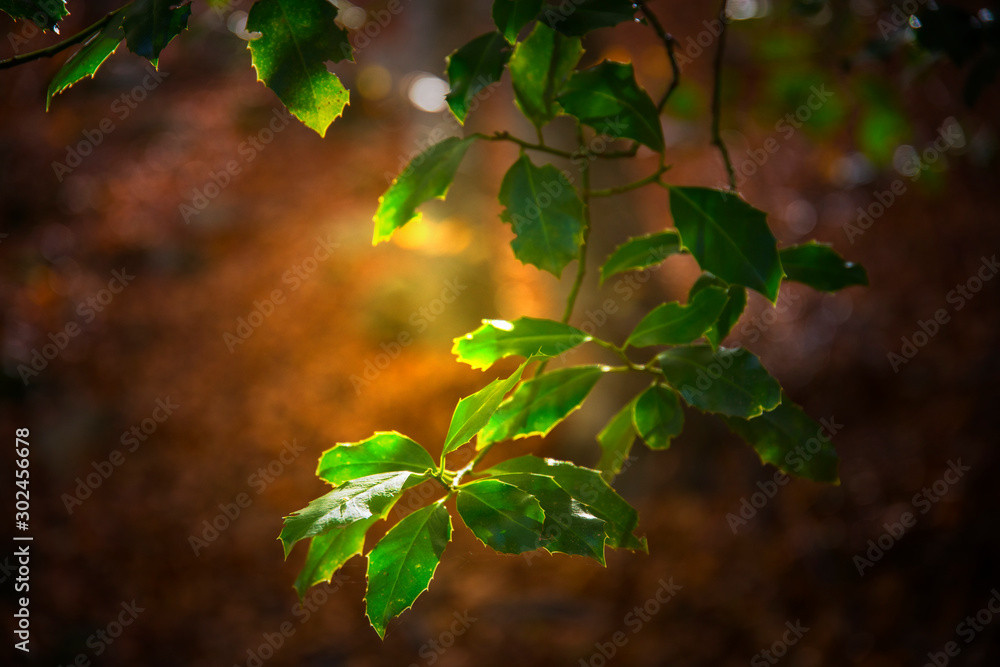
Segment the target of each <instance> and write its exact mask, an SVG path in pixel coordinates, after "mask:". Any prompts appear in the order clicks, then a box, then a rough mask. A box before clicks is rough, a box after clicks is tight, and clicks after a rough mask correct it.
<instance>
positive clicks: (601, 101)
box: [558, 60, 663, 153]
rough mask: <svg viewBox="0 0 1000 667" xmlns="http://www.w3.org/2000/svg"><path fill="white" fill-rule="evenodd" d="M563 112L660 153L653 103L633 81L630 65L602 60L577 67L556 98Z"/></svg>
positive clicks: (660, 135) (661, 140)
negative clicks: (599, 62)
mask: <svg viewBox="0 0 1000 667" xmlns="http://www.w3.org/2000/svg"><path fill="white" fill-rule="evenodd" d="M558 100H559V104H561V105H562V108H563V109H564V110H565V111H566V113H568V114H570V115H571V116H575V117H576V118H578V119H579V120H580V122H581V123H584V124H586V125H590V126H591V127H593V128H594V129H595V130H597V131H598V132H601V133H603V134H606V135H608V136H609V137H611V138H612V139H619V138H622V137H626V138H629V139H635V140H636V141H638V142H639V143H641V144H645V145H646V146H649V147H650V148H652V149H653V150H654V151H657V152H660V153H662V152H663V129H662V128H661V127H660V115H659V113H658V112H657V111H656V105H655V104H653V100H651V99H650V98H649V95H648V94H647V93H646V91H645V90H643V89H642V88H640V87H639V84H637V83H636V82H635V73H634V72H633V71H632V65H631V63H629V64H623V63H616V62H612V61H610V60H605V61H604V62H602V63H601V64H600V65H597V66H596V67H591V68H590V69H585V70H580V71H578V72H576V73H575V74H573V76H572V77H570V79H569V81H567V82H566V85H565V87H564V88H563V92H562V93H561V94H560V95H559V97H558Z"/></svg>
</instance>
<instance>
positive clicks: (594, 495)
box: [484, 455, 646, 551]
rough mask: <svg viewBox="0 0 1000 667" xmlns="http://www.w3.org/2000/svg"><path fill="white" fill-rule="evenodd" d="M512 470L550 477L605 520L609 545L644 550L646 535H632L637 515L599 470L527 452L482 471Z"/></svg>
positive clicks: (505, 471)
mask: <svg viewBox="0 0 1000 667" xmlns="http://www.w3.org/2000/svg"><path fill="white" fill-rule="evenodd" d="M515 472H528V473H533V474H535V475H545V476H548V477H552V478H553V479H555V480H556V483H557V484H558V485H559V486H560V487H562V489H563V491H565V492H566V493H568V494H569V495H570V497H571V498H573V499H574V500H577V501H579V502H580V503H581V504H583V506H584V507H586V508H587V511H589V512H590V513H591V514H592V515H593V516H596V517H597V518H599V519H603V520H604V521H605V522H607V527H606V529H607V535H608V544H609V545H610V546H611V547H613V548H622V547H624V548H626V549H631V550H633V551H646V538H642V539H639V538H637V537H636V536H635V535H633V531H634V530H635V528H636V526H637V525H638V524H639V514H638V513H637V512H636V511H635V509H633V508H632V506H631V505H629V504H628V503H627V502H625V500H624V499H623V498H622V497H621V496H619V495H618V494H617V493H616V492H615V490H614V489H612V488H611V487H610V486H608V484H607V482H605V481H604V479H602V478H601V473H599V472H598V471H596V470H591V469H590V468H581V467H580V466H575V465H573V464H572V463H569V462H567V461H557V460H555V459H541V458H538V457H537V456H530V455H529V456H519V457H517V458H514V459H508V460H506V461H503V462H502V463H499V464H497V465H495V466H493V467H492V468H490V469H489V470H487V471H486V472H485V473H484V474H486V475H490V476H497V475H504V474H507V473H515Z"/></svg>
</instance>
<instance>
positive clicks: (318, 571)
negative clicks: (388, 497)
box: [294, 512, 387, 598]
mask: <svg viewBox="0 0 1000 667" xmlns="http://www.w3.org/2000/svg"><path fill="white" fill-rule="evenodd" d="M386 513H387V512H383V513H382V514H380V515H378V516H372V517H369V518H367V519H362V520H360V521H355V522H354V523H352V524H349V525H347V526H344V527H342V528H334V529H333V530H330V531H328V532H326V533H323V534H321V535H316V536H315V537H313V538H312V541H311V542H310V543H309V553H308V555H306V562H305V563H304V564H303V565H302V569H301V570H300V571H299V576H298V577H296V578H295V584H294V586H295V590H296V591H297V592H298V594H299V598H302V596H304V595H305V593H306V591H307V590H308V589H309V587H310V586H315V585H316V584H319V583H322V582H324V581H326V582H329V581H330V579H331V578H332V577H333V574H334V572H336V571H337V570H339V569H340V568H341V567H343V565H344V564H345V563H346V562H347V561H349V560H351V558H353V557H354V556H358V555H360V554H361V552H362V551H363V550H364V548H365V534H366V533H367V532H368V529H369V528H371V527H372V526H373V525H375V523H377V522H378V521H379V520H380V519H384V518H385V514H386Z"/></svg>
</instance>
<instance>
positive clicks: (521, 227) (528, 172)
mask: <svg viewBox="0 0 1000 667" xmlns="http://www.w3.org/2000/svg"><path fill="white" fill-rule="evenodd" d="M500 203H501V204H502V205H503V206H504V208H505V210H504V211H503V213H501V214H500V217H501V218H502V219H503V220H504V221H505V222H509V223H510V224H511V226H512V227H513V228H514V234H515V235H517V238H516V239H514V240H513V241H511V244H510V245H511V247H512V248H513V249H514V256H515V257H517V258H518V259H519V260H521V262H522V263H524V264H533V265H534V266H537V267H538V268H540V269H543V270H545V271H548V272H549V273H551V274H553V275H554V276H556V277H557V278H558V277H559V276H560V275H561V274H562V271H563V269H564V268H566V265H567V264H569V263H570V262H572V261H573V260H574V259H576V258H577V255H578V254H579V252H580V246H581V244H582V243H583V202H581V201H580V198H579V197H577V196H576V191H575V190H574V189H573V187H572V186H571V185H570V184H569V182H568V181H567V180H566V177H565V176H563V174H562V172H560V171H559V170H558V169H556V168H555V167H553V166H552V165H551V164H546V165H544V166H542V167H536V166H535V165H534V164H532V163H531V160H530V159H529V158H528V156H527V155H522V156H521V158H520V159H519V160H518V161H517V162H515V163H514V164H513V165H512V166H511V168H510V169H509V170H508V171H507V174H506V175H505V176H504V178H503V183H502V184H501V185H500Z"/></svg>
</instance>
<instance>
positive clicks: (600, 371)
mask: <svg viewBox="0 0 1000 667" xmlns="http://www.w3.org/2000/svg"><path fill="white" fill-rule="evenodd" d="M607 370H608V368H607V366H574V367H571V368H560V369H559V370H555V371H551V372H549V373H545V374H543V375H540V376H538V377H536V378H532V379H531V380H528V381H526V382H523V383H522V384H521V386H520V387H518V388H517V390H516V391H515V392H514V393H513V394H512V395H511V397H510V398H508V399H507V400H505V401H504V402H503V403H502V404H501V405H500V408H499V409H498V410H497V411H496V413H495V414H494V415H493V416H492V417H490V421H489V423H488V424H487V425H486V428H484V429H483V432H482V433H481V434H480V436H479V437H480V439H481V440H482V442H484V443H489V442H499V441H501V440H510V439H516V438H527V437H528V436H532V435H543V436H544V435H546V434H547V433H548V432H549V431H551V430H552V429H553V428H555V426H556V425H557V424H558V423H559V422H561V421H562V420H564V419H565V418H566V417H568V416H569V415H570V414H571V413H572V412H574V411H575V410H576V409H578V408H579V407H580V405H581V404H582V403H583V400H584V399H585V398H587V394H589V393H590V390H591V389H593V388H594V385H595V384H597V381H598V380H599V379H600V378H601V376H602V375H604V373H605V372H607Z"/></svg>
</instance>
